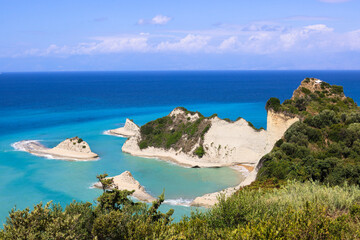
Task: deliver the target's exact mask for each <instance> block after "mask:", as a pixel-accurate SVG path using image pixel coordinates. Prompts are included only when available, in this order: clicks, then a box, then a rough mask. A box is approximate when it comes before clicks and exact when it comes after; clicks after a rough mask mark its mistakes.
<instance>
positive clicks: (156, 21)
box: [151, 15, 171, 25]
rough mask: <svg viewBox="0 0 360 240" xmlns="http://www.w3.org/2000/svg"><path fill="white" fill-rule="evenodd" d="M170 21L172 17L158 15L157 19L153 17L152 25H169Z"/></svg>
mask: <svg viewBox="0 0 360 240" xmlns="http://www.w3.org/2000/svg"><path fill="white" fill-rule="evenodd" d="M170 20H171V18H170V17H167V16H163V15H156V16H155V17H153V19H151V23H152V24H161V25H164V24H166V23H168V22H169V21H170Z"/></svg>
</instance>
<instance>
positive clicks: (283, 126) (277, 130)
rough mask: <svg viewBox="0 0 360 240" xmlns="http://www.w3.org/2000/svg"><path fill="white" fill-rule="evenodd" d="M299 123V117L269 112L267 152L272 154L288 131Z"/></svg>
mask: <svg viewBox="0 0 360 240" xmlns="http://www.w3.org/2000/svg"><path fill="white" fill-rule="evenodd" d="M297 121H299V118H297V117H291V116H286V115H284V114H283V113H276V112H274V111H273V110H269V111H268V112H267V145H268V147H267V151H268V152H270V151H271V149H272V148H273V147H274V144H275V143H276V141H278V140H279V139H280V138H281V137H282V136H283V135H284V133H285V132H286V130H287V129H288V128H289V127H290V126H291V125H293V124H294V123H295V122H297Z"/></svg>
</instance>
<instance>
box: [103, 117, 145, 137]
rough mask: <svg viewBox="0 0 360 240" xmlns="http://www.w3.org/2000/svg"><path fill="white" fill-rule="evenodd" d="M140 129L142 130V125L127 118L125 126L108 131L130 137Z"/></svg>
mask: <svg viewBox="0 0 360 240" xmlns="http://www.w3.org/2000/svg"><path fill="white" fill-rule="evenodd" d="M139 131H140V127H139V126H138V125H136V124H135V123H134V122H133V121H131V120H130V119H128V118H127V119H126V121H125V125H124V127H121V128H117V129H112V130H109V131H108V133H109V134H112V135H117V136H121V137H126V138H129V137H131V136H134V135H135V134H136V133H138V132H139Z"/></svg>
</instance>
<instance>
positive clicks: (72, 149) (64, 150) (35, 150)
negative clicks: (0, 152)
mask: <svg viewBox="0 0 360 240" xmlns="http://www.w3.org/2000/svg"><path fill="white" fill-rule="evenodd" d="M13 147H14V148H15V149H17V150H21V151H26V152H29V153H31V154H33V155H36V156H41V157H49V158H54V159H61V160H74V161H89V160H97V159H98V157H99V156H98V155H97V154H96V153H93V152H92V151H91V149H90V146H89V144H88V143H87V142H85V141H84V140H82V139H81V138H79V137H73V138H68V139H66V140H64V141H62V142H61V143H59V144H58V145H57V146H56V147H54V148H47V147H45V146H44V145H42V144H40V143H39V142H38V141H34V140H24V141H20V142H17V143H14V144H13Z"/></svg>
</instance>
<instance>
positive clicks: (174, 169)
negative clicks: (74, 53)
mask: <svg viewBox="0 0 360 240" xmlns="http://www.w3.org/2000/svg"><path fill="white" fill-rule="evenodd" d="M305 77H317V78H320V79H322V80H324V81H327V82H329V83H331V84H338V85H343V86H344V90H345V94H346V95H347V96H350V97H352V98H354V99H355V101H357V102H358V101H359V100H360V84H359V83H360V71H190V72H176V71H164V72H56V73H46V72H44V73H2V74H0V116H1V117H0V223H3V222H4V221H5V219H6V216H7V215H8V212H9V210H10V209H11V208H13V207H14V206H16V207H17V208H18V209H23V208H26V207H30V208H31V207H32V206H33V205H34V204H36V203H38V202H40V201H42V202H48V201H50V200H53V202H55V203H61V204H62V205H65V204H67V203H69V202H71V201H73V200H77V201H89V202H94V201H95V199H96V197H97V196H98V195H99V194H100V193H101V191H99V190H97V189H92V188H90V186H91V184H92V183H93V182H95V181H96V175H97V174H99V173H104V172H106V173H108V174H109V175H110V176H112V175H118V174H120V173H122V172H123V171H125V170H129V171H131V173H132V174H133V175H134V177H135V178H136V179H137V180H138V181H139V182H140V183H141V184H142V185H144V186H145V187H146V189H147V190H148V191H149V192H150V193H151V194H153V195H155V196H156V195H159V194H160V193H161V192H162V191H163V189H165V197H166V199H167V203H166V204H164V205H163V206H162V210H164V211H166V210H167V209H169V208H174V209H175V214H174V217H175V219H176V220H178V219H180V217H181V216H182V215H184V214H189V213H190V212H191V210H193V209H192V208H190V207H187V206H178V205H171V204H173V203H183V204H185V205H186V203H188V202H189V201H190V200H191V199H194V198H195V197H196V196H199V195H203V194H205V193H209V192H214V191H218V190H220V189H223V188H226V187H230V186H234V185H236V184H238V183H239V182H240V181H241V177H239V175H238V174H237V173H236V172H235V171H234V170H232V169H229V168H218V169H205V168H204V169H191V168H183V167H180V166H177V165H174V164H171V163H168V162H164V161H160V160H157V159H147V158H139V157H133V156H130V155H128V154H124V153H122V152H121V146H122V144H123V143H124V142H125V139H123V138H118V137H114V136H108V135H104V134H103V132H104V131H105V130H108V129H113V128H117V127H120V126H122V124H123V123H124V122H125V119H126V118H131V119H133V120H134V121H135V123H137V124H139V125H142V124H144V123H146V122H148V121H150V120H153V119H155V118H158V117H162V116H164V115H167V114H168V113H169V112H170V111H171V110H172V109H173V108H175V107H177V106H184V107H186V108H188V109H189V110H193V111H196V110H197V111H200V112H201V113H203V114H204V115H205V116H209V115H212V114H213V113H218V115H219V117H222V118H230V119H233V120H235V119H236V118H237V117H239V116H241V117H243V118H245V119H246V120H249V121H251V122H252V123H253V124H254V125H255V126H256V127H265V128H266V111H265V109H264V106H265V103H266V101H267V99H268V98H270V97H278V98H280V100H282V101H283V100H284V99H287V98H290V97H291V95H292V92H293V90H294V89H295V88H296V87H297V86H298V85H299V84H300V82H301V80H303V79H304V78H305ZM73 136H79V137H81V138H83V139H84V140H85V141H87V142H88V143H89V144H90V147H91V148H92V150H93V151H94V152H96V153H98V154H99V155H100V157H101V159H100V160H98V161H95V162H73V161H62V160H54V159H46V158H41V157H36V156H33V155H30V154H28V153H26V152H21V151H16V150H14V148H13V147H12V146H11V145H12V144H13V143H14V142H17V141H20V140H25V139H29V140H30V139H31V140H39V141H41V143H42V144H44V145H46V146H48V147H53V146H55V145H56V144H57V143H59V142H60V141H62V140H64V139H65V138H69V137H73Z"/></svg>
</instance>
